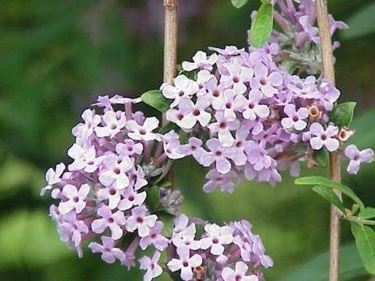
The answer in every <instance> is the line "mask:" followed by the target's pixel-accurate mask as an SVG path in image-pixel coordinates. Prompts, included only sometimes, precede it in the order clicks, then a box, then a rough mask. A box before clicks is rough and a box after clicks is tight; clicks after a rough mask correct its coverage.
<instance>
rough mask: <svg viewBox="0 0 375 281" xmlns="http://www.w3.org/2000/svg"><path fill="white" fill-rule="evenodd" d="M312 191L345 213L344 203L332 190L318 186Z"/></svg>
mask: <svg viewBox="0 0 375 281" xmlns="http://www.w3.org/2000/svg"><path fill="white" fill-rule="evenodd" d="M312 190H313V191H315V192H316V193H317V194H319V195H320V196H322V197H323V198H324V199H326V200H327V201H328V202H331V203H332V204H333V205H335V206H336V207H337V208H338V209H340V210H341V211H343V212H344V211H345V208H344V204H343V203H342V201H341V199H340V198H339V197H338V196H337V195H336V193H335V192H333V190H332V189H329V188H327V187H325V186H322V185H317V186H314V187H313V188H312Z"/></svg>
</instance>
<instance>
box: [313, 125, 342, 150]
mask: <svg viewBox="0 0 375 281" xmlns="http://www.w3.org/2000/svg"><path fill="white" fill-rule="evenodd" d="M338 132H339V129H338V128H337V127H336V126H332V125H329V126H328V127H327V129H325V130H324V128H323V126H322V124H320V123H316V122H315V123H313V124H311V126H310V133H311V134H312V135H313V136H315V137H312V138H311V139H310V144H311V147H312V148H313V149H315V150H319V149H321V148H322V147H323V146H325V147H326V148H327V149H328V151H330V152H332V151H335V150H337V149H338V148H339V146H340V143H339V141H338V140H337V139H336V138H335V137H336V135H337V134H338Z"/></svg>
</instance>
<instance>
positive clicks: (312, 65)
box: [271, 0, 348, 74]
mask: <svg viewBox="0 0 375 281" xmlns="http://www.w3.org/2000/svg"><path fill="white" fill-rule="evenodd" d="M274 2H275V12H274V19H275V22H276V23H277V25H278V27H279V29H274V30H273V33H272V39H271V41H272V42H275V43H277V44H278V45H279V46H280V48H281V51H280V53H278V54H277V59H278V60H280V61H281V62H282V64H283V66H284V67H286V68H287V69H289V70H290V71H292V72H294V71H295V70H298V71H299V73H302V72H307V73H309V74H316V73H319V72H320V69H321V67H320V65H321V55H320V49H319V48H320V47H319V43H320V38H319V29H318V27H317V15H316V7H315V5H316V4H315V2H314V1H313V0H298V1H297V0H275V1H274ZM329 21H330V32H331V36H333V34H334V33H335V32H336V30H340V29H347V28H348V26H347V25H346V24H345V23H344V22H342V21H335V20H334V18H333V17H332V15H329ZM339 46H340V43H339V42H337V41H334V42H333V46H332V47H333V49H336V48H338V47H339Z"/></svg>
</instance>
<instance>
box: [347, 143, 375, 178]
mask: <svg viewBox="0 0 375 281" xmlns="http://www.w3.org/2000/svg"><path fill="white" fill-rule="evenodd" d="M345 156H346V157H348V158H349V160H350V162H349V165H348V168H347V171H348V173H349V174H355V175H356V174H357V173H358V171H359V167H360V165H361V163H371V162H372V161H374V151H373V150H372V149H370V148H367V149H364V150H359V149H358V148H357V147H356V146H355V145H354V144H351V145H348V146H347V147H346V148H345Z"/></svg>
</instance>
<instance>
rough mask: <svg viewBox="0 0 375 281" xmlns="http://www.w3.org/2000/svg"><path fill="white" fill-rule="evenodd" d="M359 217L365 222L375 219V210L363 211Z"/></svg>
mask: <svg viewBox="0 0 375 281" xmlns="http://www.w3.org/2000/svg"><path fill="white" fill-rule="evenodd" d="M358 217H360V218H362V219H365V220H367V219H372V218H375V208H371V207H366V208H364V209H363V210H362V211H360V212H359V214H358Z"/></svg>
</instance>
